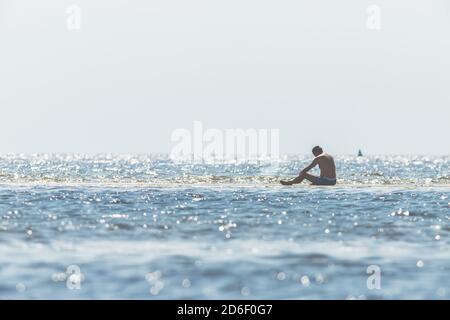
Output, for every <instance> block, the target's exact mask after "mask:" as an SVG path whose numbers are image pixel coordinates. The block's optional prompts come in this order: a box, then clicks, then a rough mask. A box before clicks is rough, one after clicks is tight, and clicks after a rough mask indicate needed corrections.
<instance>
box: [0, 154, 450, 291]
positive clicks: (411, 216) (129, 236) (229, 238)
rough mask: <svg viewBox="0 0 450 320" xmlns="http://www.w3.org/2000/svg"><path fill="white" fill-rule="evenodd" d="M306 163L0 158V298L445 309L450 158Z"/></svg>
mask: <svg viewBox="0 0 450 320" xmlns="http://www.w3.org/2000/svg"><path fill="white" fill-rule="evenodd" d="M310 160H311V158H310V157H309V156H301V155H291V156H285V157H283V158H282V159H280V160H279V161H276V162H245V161H243V162H228V163H175V162H173V161H172V160H170V159H169V158H168V157H167V156H166V155H107V154H105V155H80V154H35V155H21V154H8V155H2V156H0V299H109V298H111V299H449V298H450V280H449V276H448V275H449V273H450V246H449V244H450V226H449V222H450V220H449V219H450V156H401V155H398V156H369V157H355V156H337V157H336V158H335V160H336V165H337V170H338V184H337V186H335V187H313V186H309V185H308V183H306V182H305V183H303V184H301V185H295V186H281V185H279V184H278V181H279V180H280V179H281V178H288V177H293V176H295V175H296V174H298V172H299V170H301V169H302V168H303V167H304V166H305V165H307V164H308V163H309V161H310ZM316 173H317V172H316ZM374 270H376V272H375V271H374ZM374 277H375V278H374ZM374 279H375V280H374ZM374 284H375V285H374Z"/></svg>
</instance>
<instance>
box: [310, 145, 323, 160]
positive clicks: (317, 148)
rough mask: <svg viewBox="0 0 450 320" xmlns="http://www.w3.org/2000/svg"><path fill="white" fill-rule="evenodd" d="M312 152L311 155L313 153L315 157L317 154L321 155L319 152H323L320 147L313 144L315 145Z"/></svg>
mask: <svg viewBox="0 0 450 320" xmlns="http://www.w3.org/2000/svg"><path fill="white" fill-rule="evenodd" d="M312 153H313V155H314V156H315V157H317V156H319V155H321V154H322V153H323V150H322V148H321V147H319V146H315V147H314V148H313V149H312Z"/></svg>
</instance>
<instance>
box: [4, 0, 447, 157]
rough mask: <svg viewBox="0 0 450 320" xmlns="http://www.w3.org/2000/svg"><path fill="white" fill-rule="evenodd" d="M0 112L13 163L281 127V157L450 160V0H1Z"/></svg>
mask: <svg viewBox="0 0 450 320" xmlns="http://www.w3.org/2000/svg"><path fill="white" fill-rule="evenodd" d="M71 4H76V5H79V6H80V8H81V10H82V11H81V30H78V31H69V30H68V29H67V28H66V19H67V17H68V16H67V14H66V8H67V7H68V6H69V5H71ZM369 5H378V6H379V7H380V9H381V29H380V30H369V29H368V28H367V26H366V20H367V17H368V16H367V13H366V9H367V7H368V6H369ZM0 108H1V126H0V136H1V139H0V153H7V152H26V153H28V152H87V153H103V152H113V153H134V152H139V153H152V152H170V150H171V148H172V147H173V145H174V143H172V142H171V141H170V136H171V133H172V132H173V131H174V130H175V129H178V128H186V129H191V128H192V126H193V121H194V120H201V121H202V122H203V125H204V127H206V128H216V129H228V128H256V129H271V128H279V129H280V148H281V152H282V153H309V150H310V148H311V147H312V146H314V145H316V144H321V145H323V146H324V148H325V149H326V150H328V151H330V152H333V153H338V154H347V153H355V152H356V151H357V149H358V148H362V149H363V151H365V152H366V153H370V154H391V153H403V154H404V153H409V154H450V147H449V146H450V144H449V142H448V139H449V137H450V126H449V121H450V2H449V1H448V0H427V1H424V0H396V1H392V0H372V1H365V0H344V1H336V0H314V1H313V0H310V1H299V0H276V1H275V0H271V1H269V0H133V1H129V0H71V1H67V0H39V1H36V0H0Z"/></svg>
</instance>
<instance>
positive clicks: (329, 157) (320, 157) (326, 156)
mask: <svg viewBox="0 0 450 320" xmlns="http://www.w3.org/2000/svg"><path fill="white" fill-rule="evenodd" d="M315 159H316V160H322V159H326V160H333V157H332V156H331V155H329V154H328V153H322V154H320V155H318V156H317V157H316V158H315Z"/></svg>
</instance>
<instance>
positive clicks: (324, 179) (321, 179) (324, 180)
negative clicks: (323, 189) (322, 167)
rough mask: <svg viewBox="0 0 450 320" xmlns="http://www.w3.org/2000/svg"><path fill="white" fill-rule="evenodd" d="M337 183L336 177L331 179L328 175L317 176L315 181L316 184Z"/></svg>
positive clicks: (331, 184)
mask: <svg viewBox="0 0 450 320" xmlns="http://www.w3.org/2000/svg"><path fill="white" fill-rule="evenodd" d="M335 184H336V179H331V178H327V177H317V178H316V179H315V181H314V182H313V185H316V186H334V185H335Z"/></svg>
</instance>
